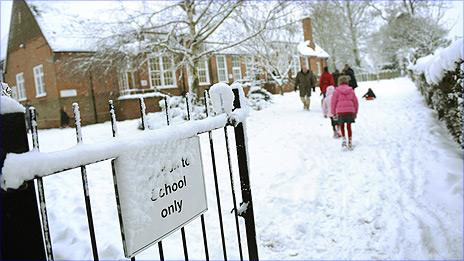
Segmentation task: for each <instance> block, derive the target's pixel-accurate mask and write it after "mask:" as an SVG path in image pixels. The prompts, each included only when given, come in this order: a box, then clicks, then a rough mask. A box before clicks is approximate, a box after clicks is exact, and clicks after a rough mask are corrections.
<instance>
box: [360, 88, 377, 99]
mask: <svg viewBox="0 0 464 261" xmlns="http://www.w3.org/2000/svg"><path fill="white" fill-rule="evenodd" d="M363 98H365V99H366V100H373V99H375V98H377V97H376V96H375V93H374V91H373V90H372V89H371V88H369V89H367V92H366V94H364V95H363Z"/></svg>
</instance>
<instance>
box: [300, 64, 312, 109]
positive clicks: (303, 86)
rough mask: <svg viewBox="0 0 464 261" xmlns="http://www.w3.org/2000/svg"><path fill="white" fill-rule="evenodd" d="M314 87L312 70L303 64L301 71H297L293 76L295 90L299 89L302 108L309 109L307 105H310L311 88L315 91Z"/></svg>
mask: <svg viewBox="0 0 464 261" xmlns="http://www.w3.org/2000/svg"><path fill="white" fill-rule="evenodd" d="M315 88H316V87H315V81H314V75H313V72H311V71H310V70H308V68H307V67H306V66H304V65H303V67H302V69H301V71H300V72H298V74H297V75H296V77H295V91H296V90H297V89H300V98H301V102H303V109H305V110H309V106H310V105H311V104H310V102H311V100H310V98H311V89H313V91H315Z"/></svg>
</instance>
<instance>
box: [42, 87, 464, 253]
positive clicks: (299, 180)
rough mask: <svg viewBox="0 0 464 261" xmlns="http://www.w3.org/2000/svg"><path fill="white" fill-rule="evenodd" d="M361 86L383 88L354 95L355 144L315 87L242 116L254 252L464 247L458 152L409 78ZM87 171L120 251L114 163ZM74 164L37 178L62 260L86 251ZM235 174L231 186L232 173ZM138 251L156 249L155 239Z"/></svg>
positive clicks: (212, 207) (123, 129) (99, 130)
mask: <svg viewBox="0 0 464 261" xmlns="http://www.w3.org/2000/svg"><path fill="white" fill-rule="evenodd" d="M368 87H372V88H373V89H374V91H375V92H376V94H377V95H378V96H379V99H378V100H376V101H373V102H366V101H361V102H360V113H359V116H358V119H357V122H356V124H355V125H354V127H353V133H354V134H353V135H354V144H355V146H356V148H355V150H354V151H352V152H343V151H342V150H341V147H340V140H335V139H333V138H332V137H331V135H332V133H331V129H330V126H329V125H330V121H329V120H327V119H324V118H323V117H322V114H321V108H320V100H319V99H320V97H319V96H317V97H316V96H314V97H313V99H312V110H311V111H310V112H307V111H303V110H302V108H301V107H302V106H301V104H300V101H299V98H298V96H297V94H296V93H289V94H285V96H275V101H274V103H275V104H273V105H271V106H270V107H269V108H267V109H265V110H263V111H259V112H253V113H252V115H251V117H250V118H249V120H248V124H247V125H248V126H247V127H248V140H249V153H250V160H251V163H250V164H251V165H250V168H251V182H252V190H253V199H254V205H255V218H256V226H257V230H258V245H259V248H260V249H259V251H260V257H261V259H263V260H264V259H299V260H301V259H462V258H463V234H462V231H463V188H462V183H463V178H462V170H463V162H462V156H463V155H462V151H461V150H460V149H459V148H458V147H457V145H456V144H454V142H453V141H452V139H451V137H450V135H449V134H448V133H447V132H446V129H445V128H444V127H443V126H442V125H441V124H439V123H438V121H436V120H435V117H434V115H433V112H432V110H430V109H428V108H427V107H426V105H425V103H424V101H423V99H422V97H421V96H420V95H419V93H418V91H417V90H416V88H415V87H414V86H413V84H412V83H411V82H410V81H409V80H407V79H394V80H387V81H380V82H366V83H361V87H360V88H359V90H357V94H358V96H360V95H362V94H363V93H364V91H365V90H366V89H367V88H368ZM136 125H137V122H136V121H125V122H121V123H119V126H118V128H119V132H120V133H121V134H123V135H131V134H133V133H137V132H139V130H137V129H136ZM83 134H84V142H89V143H90V142H97V141H103V140H107V139H110V138H111V137H110V135H111V132H110V126H109V123H103V124H97V125H93V126H88V127H85V128H84V130H83ZM73 135H74V130H72V129H65V130H58V129H55V130H43V131H40V142H41V149H42V151H54V150H58V149H63V148H65V147H70V146H73V145H74V143H75V138H74V136H73ZM229 136H233V135H231V134H229ZM223 137H224V133H223V132H222V131H216V132H215V133H214V138H215V140H216V141H217V143H216V144H215V147H216V153H217V155H216V157H217V160H218V167H219V169H218V171H219V172H218V173H219V177H220V182H219V183H220V190H221V199H222V202H223V211H222V213H223V215H224V222H225V229H226V234H227V242H226V243H227V247H228V249H227V251H228V255H229V258H230V259H237V258H238V252H237V247H236V235H235V230H234V221H233V216H232V215H231V214H230V212H229V210H230V209H231V197H230V181H229V177H228V169H227V165H226V162H227V161H226V158H225V150H224V140H223ZM57 140H60V142H59V143H58V142H56V141H57ZM201 141H202V151H203V154H204V158H203V160H204V165H205V176H206V184H207V187H208V190H209V191H208V205H209V210H208V212H207V213H206V215H205V217H206V220H207V224H208V240H209V242H208V243H209V246H210V247H209V249H210V257H211V259H214V260H216V259H222V251H221V250H220V246H221V243H220V239H219V236H218V235H219V228H218V224H217V210H216V201H215V198H214V190H213V189H212V188H213V185H212V179H211V167H210V161H211V159H210V155H209V144H208V140H207V138H206V137H204V136H203V137H202V138H201ZM232 144H233V143H232ZM232 154H234V153H233V152H232ZM88 173H89V174H88V175H89V182H90V184H89V186H90V189H91V193H92V194H91V199H92V206H93V209H94V215H95V226H96V232H97V240H98V244H99V250H100V253H99V254H100V258H101V259H121V258H123V253H122V245H121V239H120V234H119V225H118V221H117V213H116V209H115V202H114V190H113V184H112V178H111V170H110V165H109V163H108V162H103V163H98V164H94V165H91V166H89V167H88ZM234 173H237V170H236V166H234ZM79 175H80V173H79V171H69V173H66V174H61V175H56V176H52V177H48V178H46V179H45V187H46V194H47V203H48V211H49V213H50V223H51V234H52V240H53V242H54V248H55V251H56V257H57V258H58V259H91V251H90V243H89V240H88V234H87V233H88V232H87V225H86V223H85V220H86V219H85V207H84V204H83V197H82V188H81V184H80V176H79ZM235 182H236V188H238V187H239V186H238V177H237V178H235ZM241 222H242V221H241ZM242 225H243V223H242ZM243 230H244V227H242V239H244V238H245V235H244V234H243ZM186 232H187V240H188V243H189V257H190V258H191V259H203V258H204V255H203V253H204V252H203V251H204V250H203V246H202V243H201V230H200V225H199V222H198V221H195V222H193V223H192V224H189V225H188V226H187V227H186ZM178 234H179V233H177V234H175V236H174V237H170V238H169V239H168V240H167V241H166V242H165V243H164V246H165V254H166V258H167V259H183V254H182V248H181V243H180V237H179V235H178ZM170 245H171V246H170ZM245 256H247V255H246V254H245ZM137 258H138V259H157V258H158V255H157V249H156V247H155V248H152V249H149V250H147V252H146V253H144V254H142V255H140V256H138V257H137Z"/></svg>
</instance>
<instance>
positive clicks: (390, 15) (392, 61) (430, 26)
mask: <svg viewBox="0 0 464 261" xmlns="http://www.w3.org/2000/svg"><path fill="white" fill-rule="evenodd" d="M369 6H370V7H371V8H372V9H373V10H374V11H375V12H376V13H377V14H378V15H379V17H381V18H382V20H383V22H384V24H383V25H382V26H380V28H379V29H378V30H377V31H376V32H374V33H373V34H372V35H371V37H370V40H369V46H370V48H369V52H370V53H371V56H372V57H375V60H377V62H379V63H381V64H384V66H391V67H396V68H403V69H404V67H405V66H407V64H408V63H413V62H414V61H415V60H416V59H417V58H418V57H422V56H425V55H428V54H431V53H432V52H433V51H434V50H435V49H436V48H438V47H440V46H445V45H447V44H448V41H447V40H446V34H447V30H446V29H445V28H444V26H443V24H442V19H443V15H444V11H445V10H446V8H448V3H446V2H444V1H414V0H403V1H401V2H398V1H396V2H395V1H391V2H375V1H371V2H369Z"/></svg>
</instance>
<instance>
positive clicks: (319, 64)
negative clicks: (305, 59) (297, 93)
mask: <svg viewBox="0 0 464 261" xmlns="http://www.w3.org/2000/svg"><path fill="white" fill-rule="evenodd" d="M321 74H322V70H321V61H317V75H318V76H321Z"/></svg>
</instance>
